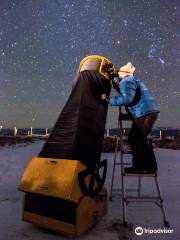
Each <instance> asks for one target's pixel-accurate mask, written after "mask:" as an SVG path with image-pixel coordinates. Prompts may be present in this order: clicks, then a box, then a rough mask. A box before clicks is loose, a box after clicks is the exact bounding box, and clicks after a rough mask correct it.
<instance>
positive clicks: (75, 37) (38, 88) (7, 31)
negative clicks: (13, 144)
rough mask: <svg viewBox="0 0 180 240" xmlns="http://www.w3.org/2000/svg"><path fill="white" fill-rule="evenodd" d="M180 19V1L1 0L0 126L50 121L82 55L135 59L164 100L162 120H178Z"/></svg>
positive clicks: (113, 114) (112, 113)
mask: <svg viewBox="0 0 180 240" xmlns="http://www.w3.org/2000/svg"><path fill="white" fill-rule="evenodd" d="M179 23H180V1H179V0H158V1H156V0H129V1H127V0H112V1H109V0H104V1H103V0H76V1H75V0H74V1H72V0H16V1H13V0H12V1H10V0H1V1H0V116H1V118H0V125H3V126H5V127H10V126H18V127H29V126H33V127H46V126H47V127H52V126H53V124H54V123H55V121H56V119H57V117H58V115H59V113H60V111H61V110H62V108H63V106H64V104H65V102H66V101H67V99H68V97H69V94H70V91H71V87H72V81H73V78H74V76H75V74H76V71H77V69H78V65H79V62H80V60H81V59H82V58H84V57H85V56H87V55H91V54H98V55H103V56H105V57H107V58H109V59H110V60H111V61H112V62H113V63H114V64H115V65H116V66H117V67H120V66H121V65H124V64H126V63H127V62H128V61H131V62H132V63H133V64H134V65H135V66H136V75H137V76H138V77H139V78H141V79H143V80H144V81H145V82H146V84H147V85H148V86H149V88H150V89H151V90H152V92H153V94H154V95H155V97H156V99H157V101H158V103H159V104H160V109H161V114H160V117H159V119H158V121H157V123H156V125H157V126H172V127H173V126H180V121H179V120H180V107H179V103H180V79H179V73H180V26H179ZM114 94H116V93H115V92H114V91H112V95H114ZM117 111H118V109H117V108H115V107H111V108H110V107H109V112H108V119H107V126H108V127H116V120H117V113H118V112H117Z"/></svg>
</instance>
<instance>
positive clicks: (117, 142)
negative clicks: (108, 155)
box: [109, 137, 119, 201]
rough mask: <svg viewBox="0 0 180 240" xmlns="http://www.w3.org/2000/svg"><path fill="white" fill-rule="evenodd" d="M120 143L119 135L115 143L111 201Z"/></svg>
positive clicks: (110, 199)
mask: <svg viewBox="0 0 180 240" xmlns="http://www.w3.org/2000/svg"><path fill="white" fill-rule="evenodd" d="M118 144H119V138H118V137H117V139H116V145H115V153H114V162H113V172H112V179H111V189H110V196H109V201H112V191H113V185H114V176H115V165H116V159H117V151H118Z"/></svg>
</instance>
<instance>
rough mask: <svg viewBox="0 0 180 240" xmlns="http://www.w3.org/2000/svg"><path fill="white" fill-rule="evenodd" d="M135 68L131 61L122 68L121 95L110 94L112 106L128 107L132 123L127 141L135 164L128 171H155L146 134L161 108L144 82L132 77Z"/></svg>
mask: <svg viewBox="0 0 180 240" xmlns="http://www.w3.org/2000/svg"><path fill="white" fill-rule="evenodd" d="M134 71H135V67H134V66H133V65H132V64H131V63H128V64H127V65H125V66H123V67H121V68H120V70H119V72H118V75H119V83H118V85H117V87H118V89H117V90H118V92H119V95H118V96H111V97H110V99H109V104H110V106H125V108H126V111H127V112H128V113H129V114H130V115H131V117H132V120H133V123H132V128H131V130H130V133H129V136H128V141H129V144H130V147H131V150H132V155H133V159H132V163H133V166H132V167H130V168H125V169H124V171H125V172H126V173H155V172H156V171H157V163H156V158H155V155H154V152H153V148H152V144H150V143H149V142H148V139H147V135H148V133H149V132H150V131H151V129H152V126H153V124H154V122H155V120H156V119H157V117H158V113H159V107H158V104H157V102H156V101H155V99H154V97H153V95H152V93H151V92H150V90H149V89H148V88H147V87H146V85H145V83H144V82H143V81H142V80H140V79H138V78H137V77H135V76H133V73H134Z"/></svg>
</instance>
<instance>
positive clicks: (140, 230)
mask: <svg viewBox="0 0 180 240" xmlns="http://www.w3.org/2000/svg"><path fill="white" fill-rule="evenodd" d="M134 231H135V234H136V235H139V236H140V235H142V234H143V233H144V234H154V233H156V234H160V233H163V234H169V233H173V232H174V230H173V229H166V228H163V229H162V228H158V229H150V228H142V227H136V228H135V230H134Z"/></svg>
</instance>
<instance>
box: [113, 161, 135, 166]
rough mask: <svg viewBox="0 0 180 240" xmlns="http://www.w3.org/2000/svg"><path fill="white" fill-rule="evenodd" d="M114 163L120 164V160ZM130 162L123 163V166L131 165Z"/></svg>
mask: <svg viewBox="0 0 180 240" xmlns="http://www.w3.org/2000/svg"><path fill="white" fill-rule="evenodd" d="M115 165H121V163H120V162H116V163H115ZM131 165H132V163H123V166H131Z"/></svg>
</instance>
